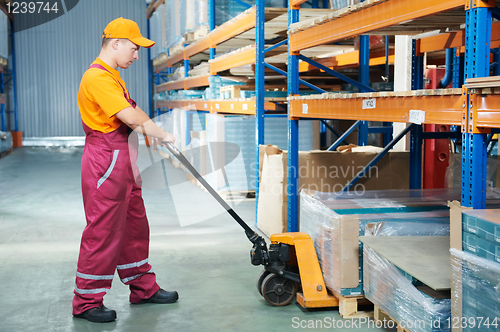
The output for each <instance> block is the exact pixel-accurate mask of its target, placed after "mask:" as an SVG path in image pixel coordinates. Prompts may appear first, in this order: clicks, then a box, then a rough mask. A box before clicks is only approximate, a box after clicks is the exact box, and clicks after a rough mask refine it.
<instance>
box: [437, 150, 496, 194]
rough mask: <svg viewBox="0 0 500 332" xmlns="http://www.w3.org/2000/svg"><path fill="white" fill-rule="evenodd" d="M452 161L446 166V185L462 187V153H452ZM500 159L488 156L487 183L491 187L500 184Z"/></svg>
mask: <svg viewBox="0 0 500 332" xmlns="http://www.w3.org/2000/svg"><path fill="white" fill-rule="evenodd" d="M449 160H450V163H449V166H448V167H447V168H446V175H445V176H446V178H445V183H446V184H445V185H446V186H447V187H450V188H451V187H456V188H460V187H461V185H462V155H461V154H460V153H450V158H449ZM499 166H500V160H499V159H496V158H488V160H487V164H486V184H487V186H490V187H499V186H500V183H499V181H500V179H499V178H498V177H500V172H498V168H499Z"/></svg>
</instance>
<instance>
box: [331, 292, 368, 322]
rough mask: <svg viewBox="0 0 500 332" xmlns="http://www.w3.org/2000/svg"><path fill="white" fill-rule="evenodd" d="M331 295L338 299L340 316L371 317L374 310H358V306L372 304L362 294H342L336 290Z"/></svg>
mask: <svg viewBox="0 0 500 332" xmlns="http://www.w3.org/2000/svg"><path fill="white" fill-rule="evenodd" d="M333 295H334V296H335V297H336V298H337V299H338V300H339V314H340V316H342V318H346V319H347V318H361V317H373V315H374V311H373V310H368V311H360V310H358V308H359V307H360V306H370V307H371V306H372V303H371V302H370V301H369V300H367V299H366V298H365V297H364V296H363V295H358V296H349V297H348V296H343V295H340V294H338V293H336V292H334V293H333Z"/></svg>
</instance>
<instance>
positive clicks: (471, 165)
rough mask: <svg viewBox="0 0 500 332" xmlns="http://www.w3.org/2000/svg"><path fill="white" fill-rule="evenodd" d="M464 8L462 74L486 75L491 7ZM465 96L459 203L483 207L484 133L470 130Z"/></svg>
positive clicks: (471, 106) (471, 103)
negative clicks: (464, 124)
mask: <svg viewBox="0 0 500 332" xmlns="http://www.w3.org/2000/svg"><path fill="white" fill-rule="evenodd" d="M473 3H474V1H471V2H470V8H469V9H468V10H467V11H466V27H465V70H464V71H465V78H466V79H467V78H473V77H487V76H489V71H490V42H491V11H490V9H489V8H474V5H473ZM468 97H469V98H468V99H467V102H466V103H465V104H466V105H465V106H466V109H467V117H466V118H467V126H465V130H464V132H463V133H462V206H466V207H472V208H475V209H484V208H485V207H486V162H487V160H486V157H487V153H486V148H487V144H486V141H487V135H486V134H477V133H471V132H470V131H471V130H470V129H469V124H470V123H469V121H470V119H471V117H470V114H471V112H473V111H474V107H475V105H474V100H473V98H470V96H468Z"/></svg>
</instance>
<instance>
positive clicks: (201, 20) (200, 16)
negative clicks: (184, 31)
mask: <svg viewBox="0 0 500 332" xmlns="http://www.w3.org/2000/svg"><path fill="white" fill-rule="evenodd" d="M196 4H197V11H196V12H195V13H197V18H196V26H200V25H208V0H197V1H196Z"/></svg>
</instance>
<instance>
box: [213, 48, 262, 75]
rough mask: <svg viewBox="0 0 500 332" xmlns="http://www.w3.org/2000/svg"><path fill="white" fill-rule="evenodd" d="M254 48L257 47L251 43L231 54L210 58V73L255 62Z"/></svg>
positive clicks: (214, 73)
mask: <svg viewBox="0 0 500 332" xmlns="http://www.w3.org/2000/svg"><path fill="white" fill-rule="evenodd" d="M256 49H257V47H256V46H255V45H253V46H252V47H249V48H248V49H246V50H244V51H242V52H237V53H235V54H232V55H227V56H223V57H222V58H216V59H214V60H211V61H210V74H212V75H216V74H217V73H219V72H221V71H224V70H227V69H231V68H236V67H239V66H243V65H248V64H251V63H255V59H256V53H255V52H256Z"/></svg>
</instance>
